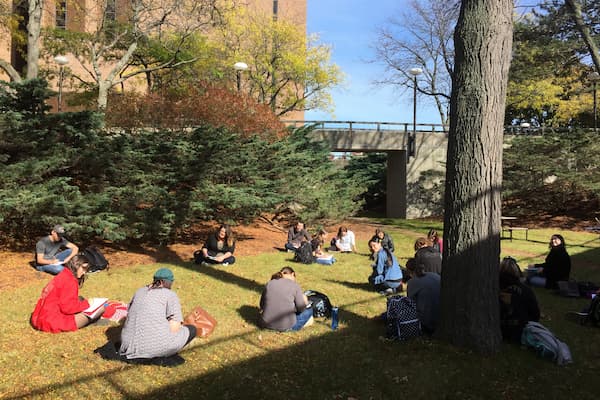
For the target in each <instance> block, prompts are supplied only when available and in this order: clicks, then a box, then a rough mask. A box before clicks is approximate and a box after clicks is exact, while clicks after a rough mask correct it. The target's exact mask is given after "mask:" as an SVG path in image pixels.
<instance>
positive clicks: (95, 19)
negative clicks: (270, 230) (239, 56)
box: [0, 0, 307, 118]
mask: <svg viewBox="0 0 600 400" xmlns="http://www.w3.org/2000/svg"><path fill="white" fill-rule="evenodd" d="M173 1H177V0H173ZM235 2H236V6H238V7H244V6H247V7H251V8H254V9H256V10H261V11H263V12H265V13H271V14H272V15H273V17H274V18H277V19H281V20H284V21H290V22H292V23H294V24H296V25H299V26H301V27H303V28H304V30H306V11H307V10H306V8H307V0H235ZM11 3H12V4H11ZM42 4H43V12H42V27H58V28H62V29H65V30H68V31H74V32H93V31H95V30H96V28H97V25H98V23H99V21H101V20H102V18H100V17H101V16H102V15H103V16H104V19H106V20H113V21H119V18H123V16H124V15H126V13H128V12H130V11H129V10H130V9H131V7H129V4H128V0H55V1H47V0H46V1H42ZM0 6H2V7H4V9H10V8H11V7H12V9H13V10H14V12H15V13H16V14H18V15H20V16H21V17H22V21H21V23H20V26H19V30H21V31H22V32H24V33H25V32H26V21H27V0H22V1H21V2H19V0H0ZM25 46H26V45H23V44H21V45H19V43H18V41H17V40H15V39H14V38H13V37H12V36H11V35H10V31H9V29H8V27H7V26H6V24H3V25H1V26H0V59H2V60H4V61H6V62H9V63H10V64H11V65H12V66H13V67H14V68H15V69H16V70H17V71H19V72H22V71H24V68H25V66H26V59H25V55H24V54H25V52H26V51H25V50H26V47H25ZM65 55H66V56H67V58H69V57H70V55H69V54H68V53H67V54H65ZM71 56H72V55H71ZM44 66H46V67H47V68H48V69H52V70H54V71H58V69H59V67H58V65H56V64H55V63H53V62H52V61H51V60H49V61H48V60H40V68H43V67H44ZM68 66H69V68H70V69H71V70H73V72H74V74H85V71H84V69H83V68H82V67H81V66H79V65H77V63H75V62H70V63H69V65H68ZM54 75H55V76H56V75H58V74H54ZM0 80H5V81H7V80H9V77H8V75H7V74H6V73H5V72H4V71H3V70H2V69H0ZM51 85H54V87H55V88H56V87H57V80H56V79H55V80H54V81H53V82H51ZM144 85H145V82H144V80H143V79H142V78H141V77H140V78H139V79H132V80H130V81H129V80H128V81H127V82H126V84H125V85H124V86H123V88H124V90H140V89H141V90H143V89H144ZM294 114H295V116H294V117H295V118H298V117H300V118H301V116H302V115H303V113H294Z"/></svg>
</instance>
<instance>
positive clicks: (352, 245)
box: [335, 226, 356, 253]
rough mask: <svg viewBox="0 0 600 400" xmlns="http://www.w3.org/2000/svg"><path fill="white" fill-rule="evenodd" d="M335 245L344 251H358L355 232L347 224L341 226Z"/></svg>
mask: <svg viewBox="0 0 600 400" xmlns="http://www.w3.org/2000/svg"><path fill="white" fill-rule="evenodd" d="M335 247H336V249H337V250H338V251H341V252H344V253H351V252H356V239H355V237H354V232H352V231H351V230H349V229H348V228H347V227H345V226H340V229H339V230H338V234H337V236H336V239H335Z"/></svg>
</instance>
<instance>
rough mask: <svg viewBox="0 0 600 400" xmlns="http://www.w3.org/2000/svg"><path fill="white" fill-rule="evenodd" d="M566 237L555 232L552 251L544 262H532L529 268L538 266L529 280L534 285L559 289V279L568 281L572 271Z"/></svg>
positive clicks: (551, 244) (551, 241) (551, 239)
mask: <svg viewBox="0 0 600 400" xmlns="http://www.w3.org/2000/svg"><path fill="white" fill-rule="evenodd" d="M565 246H566V244H565V239H564V238H563V237H562V235H559V234H554V235H552V237H551V238H550V246H549V247H550V253H548V255H547V256H546V261H545V262H544V263H542V264H531V265H529V268H530V269H532V268H536V269H537V271H536V272H535V274H534V275H533V276H530V277H528V279H527V281H528V283H529V284H530V285H532V286H538V287H545V288H546V289H557V288H558V281H568V280H569V275H570V273H571V257H570V256H569V253H567V249H566V247H565Z"/></svg>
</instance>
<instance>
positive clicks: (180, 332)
mask: <svg viewBox="0 0 600 400" xmlns="http://www.w3.org/2000/svg"><path fill="white" fill-rule="evenodd" d="M174 279H175V278H174V276H173V272H172V271H171V270H170V269H168V268H160V269H159V270H157V271H156V272H155V273H154V277H153V280H152V283H151V284H150V285H148V286H144V287H142V288H140V289H138V290H137V291H136V292H135V294H134V295H133V298H132V299H131V303H130V304H129V309H128V312H127V319H126V320H125V324H124V325H123V330H122V331H121V345H120V348H119V354H120V355H121V356H122V357H125V358H127V359H128V360H150V359H154V358H158V357H169V356H172V355H175V354H176V353H177V352H179V350H181V349H182V348H183V347H184V346H185V345H186V344H188V343H189V342H191V341H192V339H194V338H195V337H196V327H195V326H193V325H184V324H183V315H182V313H181V304H180V302H179V297H178V296H177V294H176V293H175V292H173V291H172V290H171V285H172V284H173V281H174Z"/></svg>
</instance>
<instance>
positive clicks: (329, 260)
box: [310, 229, 335, 265]
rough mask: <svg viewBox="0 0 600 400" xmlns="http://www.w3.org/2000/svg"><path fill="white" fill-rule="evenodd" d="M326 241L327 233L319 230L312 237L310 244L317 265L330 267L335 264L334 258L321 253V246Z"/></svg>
mask: <svg viewBox="0 0 600 400" xmlns="http://www.w3.org/2000/svg"><path fill="white" fill-rule="evenodd" d="M326 240H327V232H326V231H325V230H324V229H319V230H318V231H317V233H316V234H315V235H314V236H313V238H312V240H311V241H310V244H311V246H312V251H313V256H314V257H315V261H316V262H317V263H318V264H324V265H331V264H333V263H334V262H335V258H334V257H333V255H331V254H327V253H325V252H324V251H323V244H324V243H325V241H326Z"/></svg>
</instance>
